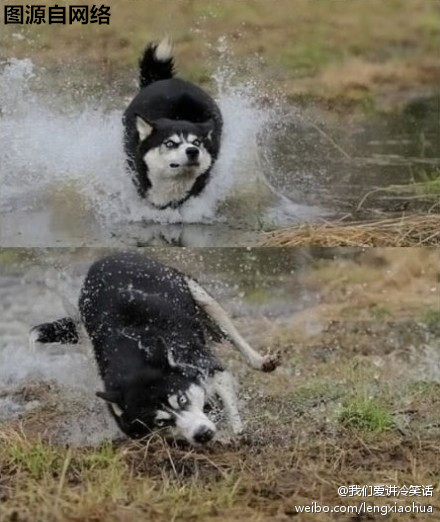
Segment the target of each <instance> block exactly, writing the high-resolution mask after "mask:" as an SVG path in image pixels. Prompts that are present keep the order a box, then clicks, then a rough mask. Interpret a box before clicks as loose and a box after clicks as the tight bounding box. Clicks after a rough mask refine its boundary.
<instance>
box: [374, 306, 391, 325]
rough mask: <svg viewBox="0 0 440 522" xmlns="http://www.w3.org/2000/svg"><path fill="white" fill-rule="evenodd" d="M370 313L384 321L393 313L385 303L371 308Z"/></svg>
mask: <svg viewBox="0 0 440 522" xmlns="http://www.w3.org/2000/svg"><path fill="white" fill-rule="evenodd" d="M369 312H370V315H371V317H372V318H373V319H377V320H378V321H383V320H384V319H386V318H387V317H389V316H390V315H391V312H390V310H389V309H388V308H387V307H386V306H383V305H375V306H372V307H371V308H370V309H369Z"/></svg>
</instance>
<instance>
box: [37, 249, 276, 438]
mask: <svg viewBox="0 0 440 522" xmlns="http://www.w3.org/2000/svg"><path fill="white" fill-rule="evenodd" d="M79 311H80V321H81V322H82V324H83V325H84V327H85V330H86V332H87V334H88V336H89V338H90V340H91V343H92V345H93V348H94V353H95V357H96V361H97V365H98V368H99V372H100V375H101V377H102V380H103V383H104V388H105V390H104V391H102V392H97V395H98V397H101V398H102V399H104V400H105V401H107V403H108V405H109V409H110V411H111V413H112V414H113V416H114V418H115V419H116V422H117V424H118V425H119V427H120V428H121V430H122V431H123V432H125V433H126V434H127V435H128V436H130V437H133V438H141V437H144V436H146V435H148V434H149V433H151V432H154V431H157V430H160V431H161V432H163V434H164V435H165V436H172V437H176V438H184V439H186V440H187V441H188V442H190V443H191V444H203V443H206V442H208V441H210V440H211V439H212V438H213V437H214V435H215V434H216V426H215V425H214V423H213V422H212V421H211V420H210V419H209V418H208V416H207V415H206V414H205V411H204V409H205V407H206V406H207V405H208V404H209V402H210V401H211V400H212V399H213V398H215V397H216V396H217V397H219V398H220V400H221V402H222V404H223V407H224V409H225V412H226V414H227V417H228V419H229V422H230V424H231V427H232V430H233V432H234V433H236V434H239V433H240V432H241V431H242V422H241V419H240V415H239V411H238V407H237V397H236V394H235V390H234V384H233V378H232V376H231V374H230V373H229V372H228V371H226V370H225V368H224V367H223V365H222V363H221V362H220V361H219V360H218V359H217V358H216V357H215V356H214V355H213V353H212V352H211V350H210V348H209V342H210V341H213V340H216V341H218V340H222V339H226V340H229V341H230V342H231V343H232V344H233V345H234V346H235V348H237V349H238V350H239V352H240V353H241V354H242V355H243V356H244V358H245V360H246V361H247V363H248V364H249V365H250V366H251V367H252V368H254V369H256V370H261V371H263V372H270V371H273V370H274V369H275V368H276V367H277V366H278V364H279V358H278V357H277V356H276V355H267V356H265V357H263V356H261V355H259V354H258V353H257V352H255V351H254V350H253V349H252V348H251V347H250V346H249V345H248V343H247V342H246V341H245V340H244V339H243V338H242V337H241V335H240V334H239V333H238V331H237V330H236V329H235V327H234V325H233V324H232V322H231V320H230V319H229V317H228V316H227V314H226V312H225V311H224V309H223V308H222V307H221V306H220V305H219V304H218V303H217V302H216V301H215V300H214V298H213V297H211V295H209V294H208V292H206V291H205V290H204V289H203V288H202V287H201V286H200V285H199V284H198V283H197V282H196V281H195V280H193V279H191V278H189V277H187V276H185V275H184V274H182V273H180V272H178V271H177V270H175V269H173V268H170V267H168V266H165V265H163V264H161V263H159V262H157V261H153V260H151V259H148V258H146V257H143V256H141V255H138V254H136V253H122V254H115V255H112V256H110V257H106V258H104V259H101V260H99V261H97V262H95V263H94V264H93V265H92V266H91V268H90V269H89V272H88V274H87V276H86V279H85V281H84V284H83V287H82V290H81V295H80V299H79ZM78 326H79V325H78V324H77V323H76V322H75V320H74V319H73V318H63V319H60V320H58V321H55V322H53V323H46V324H41V325H39V326H36V327H34V328H33V329H32V330H31V339H32V340H33V341H34V342H36V341H38V342H41V343H53V342H60V343H77V342H78V339H79V336H78Z"/></svg>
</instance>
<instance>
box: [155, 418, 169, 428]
mask: <svg viewBox="0 0 440 522" xmlns="http://www.w3.org/2000/svg"><path fill="white" fill-rule="evenodd" d="M166 423H167V421H166V419H158V420H157V421H156V426H157V427H158V428H163V427H164V426H165V424H166Z"/></svg>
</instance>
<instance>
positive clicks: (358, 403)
mask: <svg viewBox="0 0 440 522" xmlns="http://www.w3.org/2000/svg"><path fill="white" fill-rule="evenodd" d="M339 421H340V422H341V424H342V425H343V426H345V427H346V428H348V429H351V430H355V431H366V432H373V433H383V432H385V431H389V430H391V429H392V427H393V418H392V416H391V414H390V413H389V412H388V411H387V409H386V408H385V407H384V406H383V405H382V404H380V403H379V402H377V401H376V400H374V399H370V398H358V397H357V398H354V399H352V400H350V401H348V402H347V403H346V404H344V406H343V407H342V409H341V412H340V414H339Z"/></svg>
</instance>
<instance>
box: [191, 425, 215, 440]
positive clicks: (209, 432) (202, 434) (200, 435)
mask: <svg viewBox="0 0 440 522" xmlns="http://www.w3.org/2000/svg"><path fill="white" fill-rule="evenodd" d="M214 435H215V431H214V430H213V429H211V428H208V427H207V426H203V427H202V428H199V429H198V430H197V432H196V433H195V434H194V440H195V441H196V442H198V443H199V444H206V443H207V442H209V441H210V440H211V439H212V438H213V437H214Z"/></svg>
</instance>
